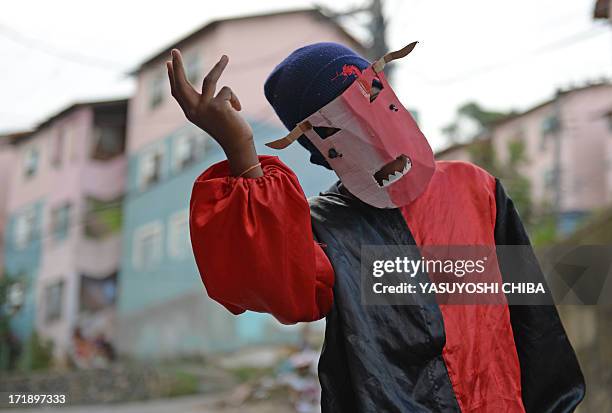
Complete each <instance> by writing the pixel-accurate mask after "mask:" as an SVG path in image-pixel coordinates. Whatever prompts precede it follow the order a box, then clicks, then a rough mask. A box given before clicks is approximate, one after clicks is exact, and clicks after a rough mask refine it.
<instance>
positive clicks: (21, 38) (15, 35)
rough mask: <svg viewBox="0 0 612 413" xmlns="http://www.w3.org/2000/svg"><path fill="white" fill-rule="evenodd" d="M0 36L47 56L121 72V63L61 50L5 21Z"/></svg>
mask: <svg viewBox="0 0 612 413" xmlns="http://www.w3.org/2000/svg"><path fill="white" fill-rule="evenodd" d="M0 36H2V37H4V38H5V39H8V40H10V41H12V42H13V43H16V44H18V45H20V46H23V47H26V48H28V49H32V50H37V51H39V52H42V53H45V54H47V55H49V56H53V57H57V58H59V59H63V60H66V61H70V62H73V63H77V64H81V65H85V66H91V67H95V68H98V69H104V70H110V71H113V72H120V73H123V69H122V66H123V65H122V64H120V63H118V62H113V61H110V60H106V59H101V58H99V57H94V56H88V55H84V54H82V53H78V52H74V51H69V50H63V49H60V48H57V47H55V46H53V45H50V44H48V43H46V42H44V41H42V40H39V39H35V38H32V37H28V36H25V35H23V34H22V33H20V32H19V31H18V30H15V29H13V28H12V27H9V26H7V25H6V24H5V23H0Z"/></svg>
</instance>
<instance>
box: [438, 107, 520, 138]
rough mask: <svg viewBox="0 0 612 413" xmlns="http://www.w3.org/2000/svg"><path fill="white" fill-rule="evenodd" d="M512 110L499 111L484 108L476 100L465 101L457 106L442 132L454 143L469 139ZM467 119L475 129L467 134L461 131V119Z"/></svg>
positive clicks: (509, 113)
mask: <svg viewBox="0 0 612 413" xmlns="http://www.w3.org/2000/svg"><path fill="white" fill-rule="evenodd" d="M514 113H515V112H514V111H510V112H500V111H494V110H487V109H484V108H483V107H482V106H480V105H479V104H478V103H476V102H466V103H464V104H463V105H461V106H459V108H457V114H456V115H455V119H454V120H453V121H452V122H451V123H449V124H448V125H446V126H445V127H443V128H442V134H443V135H444V136H445V137H446V138H447V139H448V141H449V142H450V143H456V142H459V141H464V142H465V141H470V140H473V139H474V138H475V137H476V136H478V135H479V134H481V133H483V132H485V131H487V130H488V129H489V128H490V127H491V126H493V125H494V124H495V123H496V122H498V121H500V120H502V119H504V118H506V117H508V116H511V115H512V114H514ZM464 119H465V120H468V121H470V122H472V123H474V124H475V125H476V127H477V130H476V131H475V133H474V132H472V133H471V134H470V135H469V136H466V135H467V133H466V132H464V131H462V128H461V124H462V120H464Z"/></svg>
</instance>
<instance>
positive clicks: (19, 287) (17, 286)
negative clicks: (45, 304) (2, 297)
mask: <svg viewBox="0 0 612 413" xmlns="http://www.w3.org/2000/svg"><path fill="white" fill-rule="evenodd" d="M24 301H25V286H24V282H23V281H15V282H13V283H11V284H9V286H8V289H7V293H6V304H7V306H8V308H9V309H10V310H11V311H18V310H19V309H20V308H21V306H22V305H23V302H24Z"/></svg>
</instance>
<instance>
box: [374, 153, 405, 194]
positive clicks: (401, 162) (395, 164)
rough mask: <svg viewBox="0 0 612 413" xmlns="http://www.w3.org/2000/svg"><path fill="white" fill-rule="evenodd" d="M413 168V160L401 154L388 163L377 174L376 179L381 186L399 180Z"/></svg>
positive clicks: (384, 186) (386, 185)
mask: <svg viewBox="0 0 612 413" xmlns="http://www.w3.org/2000/svg"><path fill="white" fill-rule="evenodd" d="M411 168H412V161H411V160H410V158H409V157H408V156H406V155H400V156H398V157H397V158H395V159H394V160H392V161H391V162H389V163H388V164H385V165H384V166H383V167H382V168H380V169H379V170H378V171H377V172H376V173H375V174H374V179H375V180H376V183H377V184H378V186H380V187H381V188H386V187H388V186H389V185H392V184H393V183H395V182H397V181H398V180H399V179H400V178H401V177H402V176H404V175H406V174H407V173H408V172H409V171H410V169H411Z"/></svg>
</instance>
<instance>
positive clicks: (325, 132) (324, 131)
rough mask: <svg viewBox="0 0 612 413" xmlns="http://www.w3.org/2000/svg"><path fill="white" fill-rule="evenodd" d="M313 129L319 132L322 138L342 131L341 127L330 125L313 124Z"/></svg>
mask: <svg viewBox="0 0 612 413" xmlns="http://www.w3.org/2000/svg"><path fill="white" fill-rule="evenodd" d="M312 129H313V130H314V131H315V132H316V133H317V135H319V137H320V138H321V139H326V138H329V137H330V136H332V135H334V134H335V133H337V132H339V131H340V129H338V128H331V127H328V126H313V127H312Z"/></svg>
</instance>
